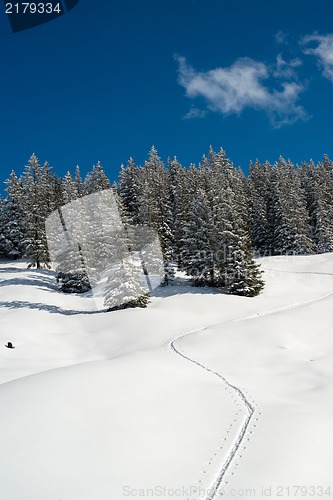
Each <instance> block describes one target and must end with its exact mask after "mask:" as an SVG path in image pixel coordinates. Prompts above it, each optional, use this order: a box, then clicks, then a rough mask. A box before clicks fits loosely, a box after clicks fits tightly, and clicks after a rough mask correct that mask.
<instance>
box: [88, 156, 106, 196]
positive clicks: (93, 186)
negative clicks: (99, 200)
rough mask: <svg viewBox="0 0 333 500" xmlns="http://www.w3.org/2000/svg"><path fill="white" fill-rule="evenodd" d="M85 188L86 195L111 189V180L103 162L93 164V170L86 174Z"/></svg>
mask: <svg viewBox="0 0 333 500" xmlns="http://www.w3.org/2000/svg"><path fill="white" fill-rule="evenodd" d="M83 189H84V194H85V195H87V194H92V193H95V192H96V191H102V190H104V189H110V181H109V179H108V178H107V176H106V174H105V172H104V170H103V167H102V165H101V162H99V161H98V162H97V164H96V165H94V166H93V168H92V170H91V172H89V173H88V174H87V175H86V177H85V179H84V183H83Z"/></svg>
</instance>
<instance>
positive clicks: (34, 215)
mask: <svg viewBox="0 0 333 500" xmlns="http://www.w3.org/2000/svg"><path fill="white" fill-rule="evenodd" d="M49 181H50V171H49V166H48V165H47V164H45V165H44V166H43V167H41V166H40V164H39V160H38V158H37V157H36V155H35V154H33V155H32V156H31V157H30V159H29V161H28V164H27V165H26V167H25V170H24V174H23V177H22V196H21V199H20V204H21V208H22V210H24V212H25V225H26V226H25V229H26V231H25V239H24V241H23V245H24V255H25V256H26V257H28V258H29V259H30V263H29V266H28V267H34V266H36V267H37V269H39V268H40V267H50V256H49V252H48V247H47V241H46V232H45V219H46V217H47V216H48V215H49V213H50V211H51V210H52V209H54V208H55V207H54V203H53V200H54V193H53V192H52V190H53V187H54V186H53V185H51V186H50V182H49Z"/></svg>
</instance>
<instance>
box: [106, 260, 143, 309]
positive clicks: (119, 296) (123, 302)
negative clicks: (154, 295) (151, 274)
mask: <svg viewBox="0 0 333 500" xmlns="http://www.w3.org/2000/svg"><path fill="white" fill-rule="evenodd" d="M148 303H149V295H148V294H147V292H146V290H145V288H144V286H143V285H142V283H141V281H140V279H139V277H138V272H137V269H136V267H135V265H134V263H133V262H132V261H131V259H130V258H127V259H126V260H123V261H122V262H120V263H118V265H116V266H115V267H114V269H113V271H112V273H111V274H110V276H109V278H108V281H107V291H106V293H105V297H104V305H105V307H106V308H107V309H108V311H116V310H119V309H127V308H130V307H147V304H148Z"/></svg>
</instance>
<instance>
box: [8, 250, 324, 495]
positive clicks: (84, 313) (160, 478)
mask: <svg viewBox="0 0 333 500" xmlns="http://www.w3.org/2000/svg"><path fill="white" fill-rule="evenodd" d="M261 262H262V268H263V269H264V270H265V280H266V283H267V284H266V288H265V291H264V292H263V293H262V294H261V295H260V296H259V297H256V298H242V297H235V296H227V295H222V294H218V293H216V291H214V290H208V289H193V288H188V287H185V286H174V287H169V288H166V289H164V290H162V291H161V290H160V291H159V295H158V296H157V297H154V298H153V299H152V302H151V304H150V305H149V307H148V308H147V309H135V310H124V311H117V312H113V313H102V312H95V310H94V302H93V299H92V298H89V297H80V296H66V295H63V294H61V293H59V292H58V291H57V289H56V286H55V281H54V276H53V272H52V271H36V270H26V266H25V264H24V263H14V264H13V263H1V264H0V278H1V287H0V307H1V308H0V321H1V339H2V340H1V345H2V347H1V346H0V383H1V385H0V401H1V413H0V450H1V451H0V485H1V498H3V499H5V500H45V499H47V500H59V499H61V500H74V499H75V500H93V499H98V500H109V499H112V500H121V499H123V498H135V497H141V498H182V499H190V500H194V499H199V498H204V499H206V500H208V499H213V498H214V499H215V498H220V497H221V496H223V498H240V497H249V496H250V497H251V498H258V499H259V498H263V497H264V496H269V497H270V498H274V499H278V498H283V497H285V498H287V497H288V496H289V498H290V497H294V498H297V497H301V496H302V498H314V497H315V498H317V497H323V498H328V497H329V495H328V493H331V496H332V495H333V484H332V483H333V481H332V473H331V468H332V466H331V450H332V446H333V433H332V430H331V428H332V418H333V397H332V396H333V389H332V387H333V383H332V382H333V380H332V379H333V369H332V366H333V365H332V360H333V359H332V358H333V313H332V305H333V254H324V255H317V256H311V257H288V258H286V257H270V258H265V259H262V261H261ZM8 341H11V342H12V343H13V344H14V345H15V349H13V350H10V349H6V348H5V347H4V345H5V344H6V343H7V342H8ZM296 486H303V487H305V488H308V489H307V490H306V489H304V488H303V490H297V489H295V488H294V487H296ZM310 486H313V487H315V490H313V489H310ZM288 487H289V490H287V488H288ZM321 487H323V488H324V490H323V492H324V493H325V492H326V495H325V494H323V495H322V494H321V491H322V490H321V489H320V488H321ZM328 487H331V490H330V491H329V490H327V488H328ZM288 493H289V495H288Z"/></svg>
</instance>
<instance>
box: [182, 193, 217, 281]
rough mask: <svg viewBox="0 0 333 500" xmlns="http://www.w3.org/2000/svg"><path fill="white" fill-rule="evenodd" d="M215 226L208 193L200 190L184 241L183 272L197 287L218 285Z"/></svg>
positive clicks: (191, 212) (191, 211) (190, 214)
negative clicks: (213, 242) (214, 239)
mask: <svg viewBox="0 0 333 500" xmlns="http://www.w3.org/2000/svg"><path fill="white" fill-rule="evenodd" d="M214 229H215V228H214V226H213V218H212V212H211V207H210V206H209V202H208V198H207V194H206V192H205V191H204V190H203V189H202V188H199V189H198V192H197V193H196V197H195V199H194V200H193V201H192V204H191V208H190V212H189V220H188V221H187V222H186V223H185V225H184V236H183V239H182V270H184V271H185V272H186V274H187V275H188V276H191V277H192V278H193V283H194V285H195V286H205V285H210V286H214V285H216V279H217V276H216V271H215V268H214V248H213V244H212V240H213V237H214Z"/></svg>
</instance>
